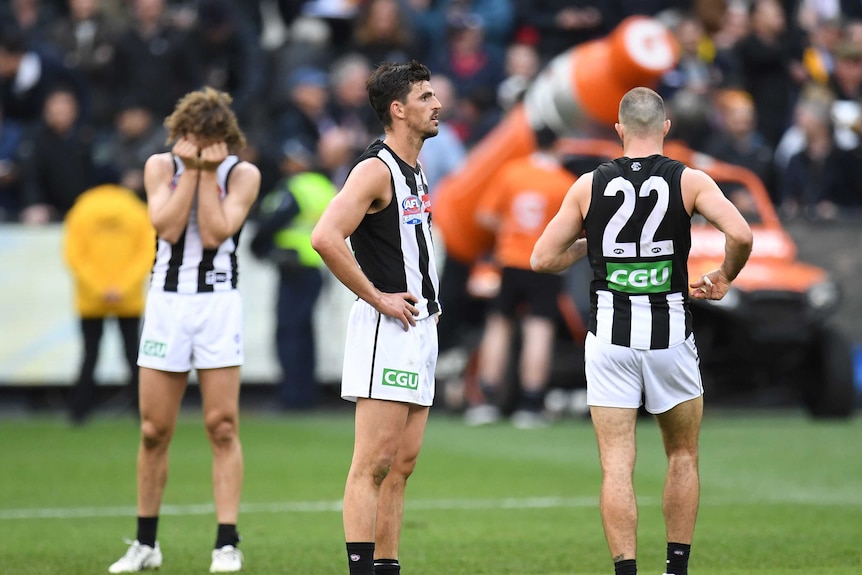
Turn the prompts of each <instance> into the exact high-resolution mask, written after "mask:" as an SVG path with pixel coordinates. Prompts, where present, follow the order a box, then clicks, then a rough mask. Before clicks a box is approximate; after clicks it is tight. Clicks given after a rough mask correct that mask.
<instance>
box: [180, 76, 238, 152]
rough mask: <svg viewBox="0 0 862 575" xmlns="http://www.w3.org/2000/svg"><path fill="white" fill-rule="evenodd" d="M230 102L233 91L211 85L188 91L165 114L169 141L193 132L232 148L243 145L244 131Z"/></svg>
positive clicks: (205, 139)
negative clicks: (228, 91)
mask: <svg viewBox="0 0 862 575" xmlns="http://www.w3.org/2000/svg"><path fill="white" fill-rule="evenodd" d="M231 102H233V98H231V97H230V94H228V93H227V92H220V91H219V90H216V89H214V88H210V87H206V88H203V89H201V90H196V91H194V92H189V93H188V94H186V95H185V96H183V97H182V98H181V99H180V101H179V102H177V105H176V107H175V108H174V111H173V112H172V113H171V115H170V116H168V117H167V118H165V128H167V130H168V144H170V143H171V142H175V141H177V140H178V139H180V138H181V137H183V136H185V135H187V134H191V135H194V136H195V137H197V138H200V139H201V140H204V141H207V142H224V143H226V144H227V147H228V149H229V150H230V151H231V152H236V151H239V150H241V149H243V148H244V147H245V145H246V141H245V135H244V134H243V133H242V130H240V128H239V124H238V123H237V119H236V114H234V112H233V110H232V109H231V107H230V104H231Z"/></svg>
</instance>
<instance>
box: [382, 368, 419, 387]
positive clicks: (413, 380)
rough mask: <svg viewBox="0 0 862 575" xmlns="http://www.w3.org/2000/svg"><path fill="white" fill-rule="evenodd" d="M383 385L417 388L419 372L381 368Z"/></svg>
mask: <svg viewBox="0 0 862 575" xmlns="http://www.w3.org/2000/svg"><path fill="white" fill-rule="evenodd" d="M383 385H388V386H390V387H403V388H407V389H417V388H418V387H419V374H418V373H413V372H412V371H399V370H397V369H384V370H383Z"/></svg>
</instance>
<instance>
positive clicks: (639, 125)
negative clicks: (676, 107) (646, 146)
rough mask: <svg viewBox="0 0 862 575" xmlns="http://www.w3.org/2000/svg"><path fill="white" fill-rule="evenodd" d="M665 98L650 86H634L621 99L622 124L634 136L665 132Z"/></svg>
mask: <svg viewBox="0 0 862 575" xmlns="http://www.w3.org/2000/svg"><path fill="white" fill-rule="evenodd" d="M666 119H667V115H666V114H665V110H664V100H662V97H661V96H659V95H658V94H657V93H655V92H654V91H652V90H650V89H649V88H633V89H631V90H629V91H628V92H627V93H626V95H625V96H623V99H622V100H620V124H622V126H623V128H625V131H626V132H628V133H629V134H631V135H632V136H647V135H651V134H658V135H662V134H663V133H664V121H665V120H666Z"/></svg>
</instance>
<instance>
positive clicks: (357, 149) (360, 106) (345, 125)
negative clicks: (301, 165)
mask: <svg viewBox="0 0 862 575" xmlns="http://www.w3.org/2000/svg"><path fill="white" fill-rule="evenodd" d="M371 70H372V68H371V64H370V63H369V61H368V59H367V58H366V57H365V56H362V55H361V54H359V53H356V52H353V53H349V54H347V55H345V56H342V57H341V58H339V59H338V60H337V61H335V62H334V63H333V64H332V67H331V70H330V74H329V78H330V84H331V89H330V99H329V112H330V115H331V116H332V119H333V121H334V122H335V124H336V125H337V126H338V127H339V128H340V129H341V130H343V131H344V132H345V133H346V135H347V138H348V139H349V140H350V149H349V151H348V154H349V156H350V158H351V160H352V158H355V157H356V156H357V155H358V154H360V153H361V152H362V151H363V150H365V148H367V147H368V144H369V143H371V142H372V141H374V138H375V137H377V136H378V135H380V134H381V133H382V132H381V130H382V127H381V126H380V120H378V119H377V116H375V115H374V110H372V109H371V106H369V105H368V93H367V92H366V91H365V80H366V79H367V78H368V75H369V74H370V73H371ZM342 182H343V178H342Z"/></svg>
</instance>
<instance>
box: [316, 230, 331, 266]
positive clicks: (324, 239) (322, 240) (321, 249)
mask: <svg viewBox="0 0 862 575" xmlns="http://www.w3.org/2000/svg"><path fill="white" fill-rule="evenodd" d="M331 246H332V240H331V238H330V237H329V234H327V233H326V231H325V230H323V229H322V228H321V227H320V226H315V227H314V229H313V230H312V232H311V247H312V248H314V251H316V252H317V253H319V254H320V257H323V258H325V257H326V254H327V253H328V252H329V250H330V248H331Z"/></svg>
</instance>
